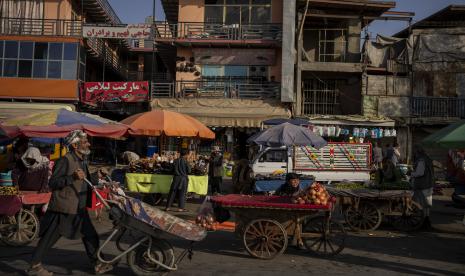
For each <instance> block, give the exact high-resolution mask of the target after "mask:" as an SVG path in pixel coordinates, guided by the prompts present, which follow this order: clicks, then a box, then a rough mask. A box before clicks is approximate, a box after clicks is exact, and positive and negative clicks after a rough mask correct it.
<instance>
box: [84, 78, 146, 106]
mask: <svg viewBox="0 0 465 276" xmlns="http://www.w3.org/2000/svg"><path fill="white" fill-rule="evenodd" d="M82 97H83V98H82V101H83V102H86V103H97V102H146V101H148V99H149V83H148V82H147V81H136V82H86V83H85V84H84V87H83V95H82Z"/></svg>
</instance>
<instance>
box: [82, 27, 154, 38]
mask: <svg viewBox="0 0 465 276" xmlns="http://www.w3.org/2000/svg"><path fill="white" fill-rule="evenodd" d="M82 35H83V37H86V38H87V37H94V38H123V39H129V38H130V39H141V38H150V35H151V25H150V24H128V25H123V26H117V27H114V26H99V25H84V26H83V27H82Z"/></svg>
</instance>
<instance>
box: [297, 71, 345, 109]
mask: <svg viewBox="0 0 465 276" xmlns="http://www.w3.org/2000/svg"><path fill="white" fill-rule="evenodd" d="M343 85H344V81H343V80H331V79H323V80H320V79H309V80H305V81H303V93H302V94H303V95H302V110H303V113H304V114H305V115H315V114H322V115H338V114H340V113H341V110H340V91H339V87H341V86H343Z"/></svg>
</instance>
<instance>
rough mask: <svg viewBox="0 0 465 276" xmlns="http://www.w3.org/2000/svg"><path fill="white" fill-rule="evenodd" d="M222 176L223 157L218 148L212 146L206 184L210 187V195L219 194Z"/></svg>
mask: <svg viewBox="0 0 465 276" xmlns="http://www.w3.org/2000/svg"><path fill="white" fill-rule="evenodd" d="M223 174H224V169H223V155H222V154H221V152H220V147H218V146H214V147H213V150H212V154H211V157H210V163H209V168H208V176H209V177H208V184H209V185H210V187H211V193H212V194H219V193H221V186H222V185H223Z"/></svg>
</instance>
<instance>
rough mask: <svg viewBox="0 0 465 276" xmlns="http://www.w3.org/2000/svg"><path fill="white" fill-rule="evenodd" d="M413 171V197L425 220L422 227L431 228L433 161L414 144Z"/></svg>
mask: <svg viewBox="0 0 465 276" xmlns="http://www.w3.org/2000/svg"><path fill="white" fill-rule="evenodd" d="M413 162H414V171H413V172H412V173H411V175H410V176H411V178H412V186H413V192H414V194H413V199H414V200H415V201H416V202H418V203H419V204H420V205H421V207H422V208H423V214H424V216H425V220H424V223H423V228H425V229H431V221H430V217H429V215H430V209H431V207H433V186H434V169H433V162H432V161H431V159H430V158H429V157H428V155H426V153H425V150H424V149H423V148H422V147H421V146H419V145H415V146H414V147H413Z"/></svg>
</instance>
